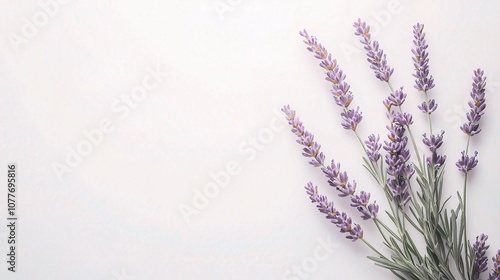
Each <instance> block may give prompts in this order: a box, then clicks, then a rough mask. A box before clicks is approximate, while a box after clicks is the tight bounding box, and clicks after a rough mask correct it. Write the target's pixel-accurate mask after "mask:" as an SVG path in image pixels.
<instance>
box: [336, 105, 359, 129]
mask: <svg viewBox="0 0 500 280" xmlns="http://www.w3.org/2000/svg"><path fill="white" fill-rule="evenodd" d="M340 116H342V127H343V128H345V129H350V130H352V131H356V127H357V126H358V124H359V123H360V122H361V120H362V119H363V116H362V115H361V112H360V111H359V107H358V108H356V111H354V110H353V109H349V110H347V111H346V110H344V111H343V112H342V113H341V114H340Z"/></svg>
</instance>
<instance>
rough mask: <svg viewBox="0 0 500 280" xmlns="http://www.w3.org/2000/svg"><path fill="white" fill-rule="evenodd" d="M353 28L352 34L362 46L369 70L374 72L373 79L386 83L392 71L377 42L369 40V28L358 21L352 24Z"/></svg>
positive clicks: (364, 23)
mask: <svg viewBox="0 0 500 280" xmlns="http://www.w3.org/2000/svg"><path fill="white" fill-rule="evenodd" d="M354 28H355V29H356V31H355V32H354V34H355V35H356V36H359V37H360V42H361V44H363V45H364V49H365V50H366V52H367V53H366V56H367V57H368V58H367V60H368V62H369V63H370V68H371V69H372V70H373V71H374V72H375V77H377V79H379V80H381V81H383V82H388V81H389V79H390V78H391V75H392V72H394V69H393V68H391V67H389V65H388V64H387V59H386V55H385V54H384V51H383V50H382V49H380V48H379V44H378V42H377V41H372V40H371V34H370V26H369V25H367V24H366V22H362V21H361V19H358V21H357V22H355V23H354Z"/></svg>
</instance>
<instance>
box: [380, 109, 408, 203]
mask: <svg viewBox="0 0 500 280" xmlns="http://www.w3.org/2000/svg"><path fill="white" fill-rule="evenodd" d="M388 116H389V117H390V119H391V125H390V126H387V129H388V130H389V134H388V138H389V141H384V146H383V148H384V150H385V151H387V153H386V155H385V163H386V164H387V174H388V175H390V176H391V177H390V178H387V185H388V186H389V189H390V190H391V193H392V195H393V197H394V199H395V200H396V202H397V203H398V204H399V205H400V206H403V205H405V204H406V203H408V202H409V201H410V199H411V196H410V187H409V184H408V180H409V179H410V178H411V176H412V175H413V174H414V173H415V169H413V166H412V165H411V164H408V163H407V162H408V161H409V160H410V156H411V155H410V151H409V150H408V149H407V148H406V145H407V144H408V138H407V137H406V136H405V135H404V133H405V127H404V126H405V125H408V124H410V123H411V115H409V114H408V115H406V116H405V115H404V114H402V113H400V112H391V114H390V115H388Z"/></svg>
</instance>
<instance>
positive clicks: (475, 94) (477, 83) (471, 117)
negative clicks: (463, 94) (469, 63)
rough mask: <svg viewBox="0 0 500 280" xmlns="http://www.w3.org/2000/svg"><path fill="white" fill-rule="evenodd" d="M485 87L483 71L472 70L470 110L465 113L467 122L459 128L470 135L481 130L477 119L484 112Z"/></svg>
mask: <svg viewBox="0 0 500 280" xmlns="http://www.w3.org/2000/svg"><path fill="white" fill-rule="evenodd" d="M485 87H486V77H484V71H482V70H481V69H477V70H474V77H473V82H472V92H471V93H470V96H471V97H472V100H471V101H469V107H470V112H468V113H467V120H468V121H469V122H468V123H464V124H463V125H462V126H461V127H460V129H461V130H462V131H463V132H464V133H465V134H468V135H470V136H474V135H476V134H478V133H479V132H481V129H480V128H479V120H480V119H481V116H482V115H483V114H484V109H485V108H486V103H485V102H486V100H485V98H484V95H485Z"/></svg>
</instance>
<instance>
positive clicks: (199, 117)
mask: <svg viewBox="0 0 500 280" xmlns="http://www.w3.org/2000/svg"><path fill="white" fill-rule="evenodd" d="M19 2H20V1H10V0H9V1H7V0H4V1H1V2H0V20H1V23H0V34H1V37H0V50H1V53H0V139H1V140H0V143H1V148H0V152H1V154H0V155H1V157H0V158H1V166H2V167H1V168H0V169H2V170H1V171H0V173H1V174H2V176H1V178H2V179H1V181H2V182H6V175H5V174H6V173H7V164H8V163H10V162H17V163H18V169H19V170H18V174H17V175H18V177H19V183H18V189H17V199H18V207H17V214H18V217H19V220H18V229H17V230H18V232H17V238H18V251H17V255H18V262H17V266H16V269H17V272H16V273H15V274H14V273H10V272H7V263H6V262H5V259H6V256H5V254H6V249H7V242H6V238H7V228H6V226H5V225H4V222H5V223H6V220H5V218H6V215H7V214H6V212H7V211H6V209H7V205H6V197H7V192H6V184H5V183H2V185H3V186H4V187H2V188H1V189H0V197H1V198H0V213H3V214H1V215H0V216H1V217H4V218H2V220H3V221H4V222H1V224H2V225H3V226H1V227H0V254H1V256H0V260H2V261H1V262H0V275H1V278H2V279H34V280H43V279H51V280H54V279H106V280H109V279H115V280H125V279H136V280H149V279H305V278H306V277H308V279H365V278H367V277H370V279H386V278H387V277H391V274H390V273H388V272H387V271H384V270H383V269H380V268H377V267H376V266H374V265H373V264H372V262H371V261H369V260H368V259H366V258H365V256H366V255H369V254H371V252H370V251H369V249H368V248H367V247H366V246H364V245H363V244H362V243H361V242H356V243H352V242H350V241H348V240H346V239H345V238H344V236H343V235H342V234H341V233H339V232H338V230H337V228H336V227H334V226H333V225H332V224H330V223H329V222H328V221H327V220H326V219H324V218H323V217H322V214H320V213H318V212H317V210H316V209H315V207H314V205H313V204H311V203H310V202H309V199H308V197H307V196H306V194H305V191H304V189H303V186H304V185H305V184H306V183H307V182H308V181H309V180H312V181H313V182H314V183H315V184H317V185H318V186H319V188H320V190H321V192H322V193H325V194H327V195H329V197H330V198H332V199H334V200H335V201H336V203H337V204H336V205H337V207H338V208H339V209H343V210H348V211H349V213H350V214H351V215H352V216H353V219H354V221H355V222H360V223H361V225H362V226H363V228H364V229H365V235H364V236H365V238H366V239H367V240H371V241H372V242H373V243H374V244H375V245H376V246H378V247H381V243H380V242H379V241H380V240H379V237H378V233H377V231H376V229H375V228H374V227H373V224H371V223H367V222H364V221H361V219H360V218H359V215H358V213H357V212H356V211H355V210H354V209H350V208H349V206H348V201H345V200H342V199H340V198H338V197H337V196H336V192H335V190H333V189H331V188H330V187H329V186H328V184H327V183H326V180H325V179H324V177H323V176H322V174H321V171H320V170H319V169H316V168H313V167H311V166H309V165H308V164H307V159H305V158H304V157H302V156H301V150H300V149H301V148H300V146H299V145H298V144H296V143H295V140H296V139H295V136H294V135H293V134H292V133H290V132H289V128H288V127H285V126H284V125H283V124H282V123H281V121H280V120H283V117H282V115H281V114H280V113H279V110H280V108H281V107H282V106H283V105H285V104H290V105H291V106H292V107H293V108H294V109H296V110H297V113H298V115H299V117H300V118H301V120H303V121H304V123H305V125H306V128H308V129H309V130H310V131H311V132H313V133H314V134H315V135H316V139H317V141H318V142H319V143H320V144H322V150H323V151H324V153H325V154H326V156H327V160H328V161H329V160H331V159H333V158H334V159H335V160H336V161H339V162H341V163H342V167H343V169H344V170H347V171H348V172H349V174H350V177H351V178H352V179H355V180H356V181H357V182H358V190H365V191H368V192H372V199H374V200H377V202H379V203H380V204H381V208H382V210H384V209H387V207H386V206H387V205H385V204H384V197H383V194H382V193H381V192H380V190H379V188H378V187H377V186H376V185H375V184H374V180H373V179H371V178H370V177H369V176H368V175H367V172H365V170H364V169H363V168H362V166H361V163H362V162H361V156H362V153H361V151H360V146H359V144H358V143H357V140H356V139H355V137H354V135H353V134H352V133H350V132H349V131H345V130H343V129H342V127H341V126H340V116H339V112H340V111H339V108H338V107H337V106H335V104H334V102H333V99H332V97H331V94H330V93H329V84H328V83H327V82H326V81H324V73H323V71H322V69H321V68H320V67H318V63H319V61H318V60H316V59H315V58H313V55H312V54H311V53H309V52H308V51H307V50H306V49H305V45H304V44H303V43H302V38H301V37H300V36H299V34H298V32H299V30H302V29H307V30H308V31H309V33H310V34H313V35H315V36H317V37H318V39H319V40H320V42H321V43H323V44H324V45H325V46H326V47H327V49H328V50H329V51H330V52H331V53H332V54H333V56H334V57H335V58H336V59H337V60H338V62H339V64H340V67H341V68H342V69H343V70H344V71H345V73H346V74H347V81H348V82H349V83H350V84H351V90H352V91H353V93H354V96H355V99H354V102H353V105H354V106H360V109H361V110H362V111H363V116H364V119H363V122H362V123H361V124H360V126H359V133H360V135H361V136H362V137H363V138H365V137H367V136H368V135H369V134H371V133H378V134H380V135H381V138H382V139H384V138H385V134H386V130H385V116H384V113H383V112H384V107H383V105H382V103H381V101H382V100H383V99H384V98H385V97H386V96H387V94H388V93H389V92H388V89H387V86H386V85H385V84H383V83H381V82H379V81H378V80H377V79H375V77H374V75H373V73H372V71H371V70H370V69H369V65H368V63H367V61H366V58H365V54H364V52H363V51H362V49H361V46H360V44H359V43H357V39H356V38H355V36H354V34H353V33H354V28H353V27H352V24H353V22H354V21H355V20H357V18H358V17H360V18H362V19H363V20H366V21H368V22H369V23H370V24H371V25H372V32H373V37H374V39H376V40H379V41H380V44H381V47H382V48H383V49H384V51H385V53H386V54H387V57H388V61H389V64H390V65H391V66H392V67H394V68H395V71H394V74H393V77H392V79H391V80H392V83H393V84H394V85H395V86H396V87H399V86H404V87H405V91H406V92H407V93H408V98H407V103H406V104H405V107H404V108H405V110H407V111H409V112H411V113H413V114H414V121H415V126H414V134H415V135H416V136H419V135H420V134H421V133H423V132H424V131H426V127H427V126H426V125H427V124H426V122H425V118H424V116H422V114H421V113H419V111H418V110H417V109H416V104H418V103H419V102H421V101H422V98H423V97H422V95H421V94H420V93H418V92H417V91H416V90H414V88H413V84H414V79H413V77H412V76H411V75H412V73H413V65H412V60H411V52H410V50H411V48H412V47H413V45H412V39H413V35H412V26H413V25H414V24H415V23H417V22H421V23H424V24H425V31H426V32H427V37H426V38H427V42H428V44H429V49H428V51H429V53H430V70H431V74H432V75H433V76H434V78H435V83H436V87H435V88H434V89H433V90H432V91H431V92H430V94H431V97H432V98H435V99H436V100H437V102H438V104H439V107H438V111H437V112H436V113H435V114H434V115H433V118H434V119H433V121H434V128H435V130H440V129H445V130H446V140H445V144H444V146H443V149H442V151H443V152H445V153H446V154H447V155H448V166H447V175H446V183H445V188H446V192H447V194H454V193H455V192H456V191H457V190H461V189H462V182H463V180H462V176H461V174H459V173H458V171H457V170H456V168H455V166H454V163H455V162H456V160H457V159H458V157H459V155H460V151H461V150H463V149H464V148H465V144H466V137H465V135H464V134H463V133H462V132H460V130H459V128H458V127H459V126H460V125H461V123H463V122H465V121H466V119H465V116H464V114H465V111H466V110H467V108H466V107H465V106H466V102H467V100H468V97H469V96H468V94H469V92H470V90H471V82H472V79H471V77H472V71H473V70H474V69H476V68H478V67H481V68H482V69H484V70H485V75H486V76H487V77H488V86H487V97H486V98H487V109H486V114H485V116H484V118H483V119H482V123H481V126H482V128H483V132H482V133H481V134H480V135H478V136H476V137H474V138H473V141H472V143H471V149H473V150H478V151H479V156H478V158H479V165H478V167H477V169H475V170H474V171H473V173H472V174H473V175H472V176H470V181H469V183H470V187H469V209H468V211H469V235H470V236H471V238H474V236H476V235H478V234H480V233H481V232H485V233H486V234H488V235H489V236H490V239H489V244H491V249H490V250H489V255H490V261H489V262H490V264H491V256H492V255H493V254H494V252H496V249H497V248H500V226H499V224H498V219H497V216H498V197H499V195H500V188H499V186H498V180H499V177H498V163H497V162H498V158H499V156H500V152H499V149H498V143H499V142H500V134H499V133H498V132H497V131H496V130H495V126H496V124H498V121H499V120H500V110H499V108H498V104H500V99H499V98H498V94H497V93H498V92H499V91H500V71H499V70H498V69H499V68H498V65H500V56H499V55H498V46H499V44H500V39H499V33H498V27H499V26H500V18H499V17H498V11H499V8H500V3H499V2H498V1H413V2H412V3H407V1H402V0H400V1H398V0H377V1H364V2H362V1H331V0H330V1H307V2H306V1H302V2H300V1H294V2H292V1H246V0H241V1H236V0H232V1H229V0H221V1H212V0H205V1H66V2H67V3H66V2H65V3H64V4H63V3H61V4H58V3H59V2H55V3H56V4H57V6H51V9H52V10H51V11H52V12H51V15H50V16H47V14H46V12H45V11H44V10H43V8H42V7H41V6H40V3H45V2H47V1H40V3H39V2H38V1H22V3H19ZM48 2H50V1H48ZM61 2H62V1H61ZM44 15H45V19H47V22H43V20H44ZM34 17H35V19H34ZM38 17H39V18H38ZM34 21H37V23H38V27H36V26H35V27H36V31H34V30H33V29H31V30H29V31H26V30H27V29H29V28H28V27H26V25H27V24H29V23H27V22H30V23H33V22H34ZM40 21H42V23H40ZM23 32H25V33H23ZM26 32H28V33H26ZM16 36H18V37H16ZM14 37H15V38H17V39H19V37H22V38H24V40H23V41H15V42H17V43H15V42H14V43H13V42H12V40H13V39H12V38H14ZM28 37H29V38H28ZM156 67H160V69H161V70H160V71H163V72H167V73H169V76H168V78H167V77H162V78H161V79H160V80H161V83H160V84H159V85H158V86H157V87H156V88H155V89H154V90H151V91H149V92H148V93H147V97H145V98H144V100H142V101H141V102H137V104H134V106H135V105H137V106H136V108H129V114H128V115H127V116H126V117H125V116H124V115H121V113H118V112H115V111H116V109H117V108H116V107H115V106H119V105H120V106H123V103H120V102H121V101H120V100H121V98H122V97H121V96H123V95H124V96H130V95H131V92H132V90H133V89H134V88H135V87H136V86H141V85H142V82H143V79H144V78H145V77H146V76H148V75H149V74H148V69H154V68H156ZM103 120H108V121H109V122H110V123H111V124H112V126H113V130H112V131H111V132H109V133H105V134H103V139H102V140H101V141H99V142H98V143H97V144H96V145H93V146H92V151H91V152H90V153H89V154H88V155H86V156H84V157H83V158H82V160H81V163H79V164H77V165H76V166H75V167H71V168H70V169H71V172H65V173H64V174H62V175H61V174H60V172H59V175H61V180H59V179H58V172H56V171H55V169H54V166H55V165H57V163H59V164H66V163H65V160H66V157H67V155H68V153H69V152H68V151H70V150H76V149H77V146H78V145H79V144H81V143H82V142H84V141H86V138H85V136H84V134H83V131H90V130H94V129H97V128H99V125H100V122H101V121H103ZM272 128H274V129H272ZM269 132H271V133H269ZM259 137H260V138H259ZM255 139H257V140H255ZM255 141H258V142H255ZM422 149H423V150H425V149H424V148H423V147H422ZM227 164H230V165H231V164H237V165H238V168H236V169H237V171H239V172H238V174H236V175H230V177H229V182H228V184H227V185H226V186H225V187H224V188H220V189H219V192H218V194H215V195H213V196H212V198H210V199H208V201H201V200H200V198H199V197H198V196H197V195H196V194H197V193H198V192H203V190H204V188H205V187H206V186H207V184H209V183H214V179H213V178H212V177H211V174H219V173H220V172H221V171H224V170H225V169H226V166H227ZM193 200H195V201H198V203H202V204H203V202H204V203H205V205H202V206H203V207H200V205H198V207H197V206H196V205H193ZM452 203H456V201H455V200H452ZM182 207H184V209H187V207H191V209H192V210H193V212H191V214H190V215H184V216H183V215H182V212H181V211H180V209H181V208H182ZM353 210H354V211H353ZM381 212H383V211H381ZM383 215H384V214H383V213H382V214H381V217H382V216H383ZM384 219H385V218H384ZM319 240H322V241H319ZM327 240H330V242H331V243H333V244H334V246H331V247H334V249H332V248H329V250H330V253H327V251H326V250H324V249H322V247H319V246H321V244H322V242H326V241H327ZM318 248H319V249H318ZM318 250H323V251H321V253H322V254H327V255H326V257H325V256H324V255H321V256H322V257H324V258H326V259H324V258H322V259H321V260H316V259H314V258H315V251H318ZM303 264H306V270H307V271H305V270H304V269H303V268H302V273H303V274H302V275H295V277H296V278H292V274H291V273H290V274H289V277H288V278H286V277H285V275H286V273H287V271H288V270H290V271H291V269H292V268H293V267H294V266H299V267H301V266H302V265H303ZM368 275H369V276H368ZM299 276H300V277H299Z"/></svg>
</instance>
